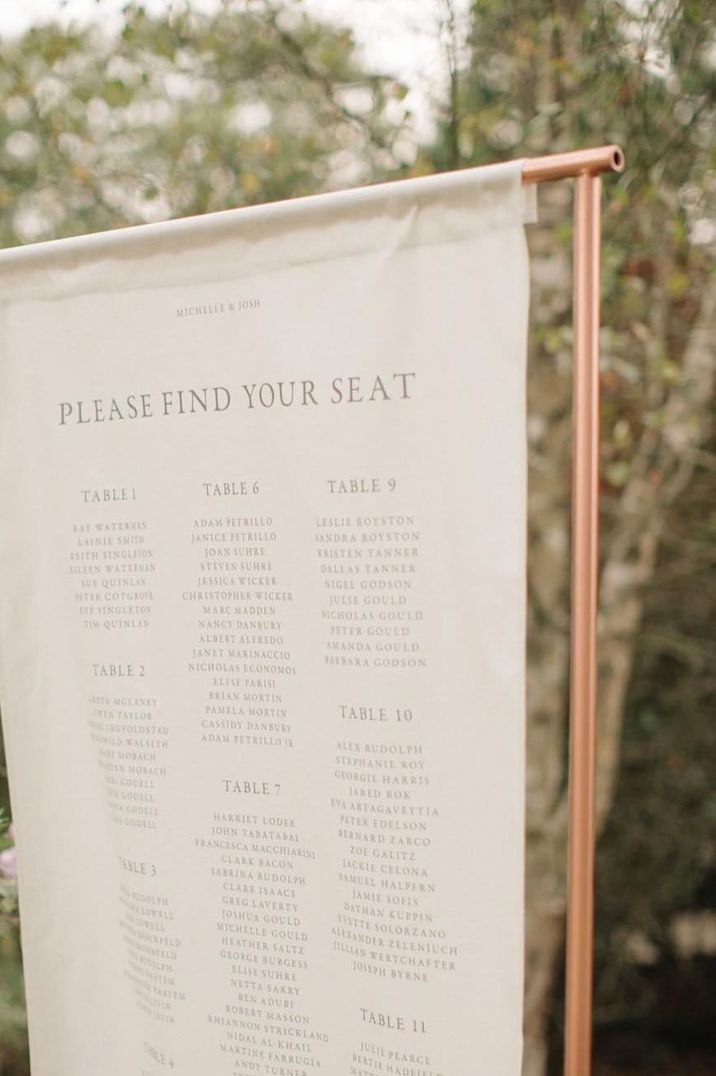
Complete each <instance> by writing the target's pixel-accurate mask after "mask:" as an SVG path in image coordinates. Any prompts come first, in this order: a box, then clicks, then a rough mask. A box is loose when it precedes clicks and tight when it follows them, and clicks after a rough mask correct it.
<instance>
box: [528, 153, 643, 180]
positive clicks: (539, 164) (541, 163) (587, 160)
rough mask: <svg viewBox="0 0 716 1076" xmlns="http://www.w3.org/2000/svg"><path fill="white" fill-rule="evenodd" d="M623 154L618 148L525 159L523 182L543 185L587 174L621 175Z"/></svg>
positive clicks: (553, 154)
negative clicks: (607, 173)
mask: <svg viewBox="0 0 716 1076" xmlns="http://www.w3.org/2000/svg"><path fill="white" fill-rule="evenodd" d="M623 171H624V153H623V152H622V150H621V148H620V147H619V146H598V147H597V148H596V149H576V150H571V151H570V152H569V153H552V154H550V156H549V157H532V158H531V159H530V158H528V159H527V160H526V161H525V162H524V164H523V166H522V180H523V182H524V183H544V182H545V181H547V180H551V179H570V178H571V179H573V178H574V177H575V176H578V175H581V174H582V173H583V172H588V173H589V174H590V175H598V173H599V172H623Z"/></svg>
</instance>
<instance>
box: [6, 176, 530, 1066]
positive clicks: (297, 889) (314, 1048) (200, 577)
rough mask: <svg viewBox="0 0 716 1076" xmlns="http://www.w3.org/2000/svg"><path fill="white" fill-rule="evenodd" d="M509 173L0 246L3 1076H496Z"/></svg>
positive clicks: (518, 616) (505, 664)
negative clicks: (10, 828)
mask: <svg viewBox="0 0 716 1076" xmlns="http://www.w3.org/2000/svg"><path fill="white" fill-rule="evenodd" d="M520 172H521V169H520V164H519V162H517V163H514V164H510V165H499V166H493V167H490V168H484V169H480V170H473V171H466V172H461V173H455V174H452V175H445V176H438V177H431V178H427V179H418V180H409V181H405V182H399V183H394V184H388V185H383V186H376V187H372V188H366V189H362V190H359V191H352V192H345V193H340V194H331V195H323V196H319V197H315V198H307V199H300V200H297V201H293V202H286V203H281V204H277V205H270V206H265V207H260V208H255V209H245V210H237V211H231V212H228V213H217V214H213V215H210V216H206V217H200V218H192V219H188V220H180V221H173V222H169V223H166V224H158V225H148V226H144V227H139V228H131V229H126V230H123V231H117V232H113V233H106V234H101V235H95V236H89V237H85V238H79V239H71V240H62V241H59V242H53V243H43V244H38V245H36V246H32V247H27V248H22V249H16V250H9V251H5V252H3V253H2V254H0V347H1V356H2V357H1V362H0V449H1V451H0V506H1V508H0V510H1V511H2V516H3V518H2V529H1V535H0V558H1V559H0V570H1V575H2V600H1V603H0V641H1V647H2V657H1V670H0V671H1V674H2V705H3V722H4V729H5V735H6V739H7V749H8V756H9V766H10V778H11V792H12V800H13V808H14V814H15V820H16V830H17V841H18V847H19V859H20V893H21V912H22V923H23V941H24V951H25V967H26V976H27V991H28V1004H29V1014H30V1030H31V1046H32V1071H33V1076H99V1074H101V1076H130V1074H131V1076H134V1074H136V1076H156V1074H159V1073H164V1072H167V1073H168V1072H174V1073H176V1074H177V1076H197V1074H198V1073H202V1072H206V1073H211V1076H223V1074H226V1076H230V1074H231V1076H236V1074H240V1076H250V1074H252V1073H256V1074H257V1076H303V1074H304V1073H306V1074H309V1073H313V1072H314V1071H315V1072H317V1071H320V1072H323V1073H326V1074H328V1076H368V1074H369V1073H371V1074H372V1073H384V1074H391V1073H392V1074H396V1076H477V1074H479V1076H517V1074H518V1073H519V1071H520V1058H521V1022H522V967H523V869H524V857H523V845H524V782H525V768H524V757H523V756H524V742H525V725H524V633H525V530H526V507H525V502H526V473H525V341H526V332H527V304H528V280H527V256H526V248H525V240H524V230H523V224H524V222H525V221H526V220H527V219H529V217H530V214H531V206H530V204H529V199H528V198H527V196H526V195H525V191H524V189H523V187H522V184H521V177H520Z"/></svg>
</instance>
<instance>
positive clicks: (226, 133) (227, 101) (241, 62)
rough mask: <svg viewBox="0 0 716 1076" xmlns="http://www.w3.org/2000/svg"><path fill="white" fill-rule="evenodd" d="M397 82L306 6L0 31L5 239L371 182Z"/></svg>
mask: <svg viewBox="0 0 716 1076" xmlns="http://www.w3.org/2000/svg"><path fill="white" fill-rule="evenodd" d="M399 96H400V87H399V86H397V85H396V83H395V82H394V81H392V80H386V79H381V78H378V77H374V76H369V75H367V74H366V73H365V71H364V70H363V69H362V68H361V67H360V65H359V64H358V61H357V59H356V52H355V43H354V41H353V39H352V36H351V34H350V33H349V32H348V31H346V30H343V29H336V28H333V27H329V26H326V25H323V24H320V23H317V22H315V21H313V20H311V19H309V18H308V17H307V16H306V15H305V14H304V13H302V11H301V9H300V6H297V5H295V4H294V5H289V6H287V7H285V8H283V9H280V8H277V9H274V8H273V6H272V5H271V4H270V3H268V0H267V2H265V3H264V2H258V3H256V2H255V3H253V4H249V5H246V4H244V3H241V2H239V0H235V2H226V3H224V4H223V5H222V6H221V8H220V9H219V11H218V12H217V13H216V14H213V15H209V14H201V13H199V12H197V11H193V10H192V9H191V8H190V7H189V6H181V7H177V8H175V9H173V12H172V13H171V14H167V15H164V16H162V17H154V16H150V15H148V14H146V12H145V11H144V10H143V8H142V6H141V5H139V4H134V3H132V4H130V5H128V7H127V9H126V11H125V17H124V27H123V30H122V32H121V34H120V36H119V37H118V38H115V37H113V36H109V35H107V34H105V33H103V32H102V31H101V30H100V29H99V28H98V27H89V28H83V29H74V30H72V29H70V30H66V29H62V28H60V27H59V26H57V25H54V24H49V25H46V26H40V27H37V28H34V29H32V30H30V31H29V32H28V33H27V34H25V35H23V36H22V37H21V38H19V39H17V40H11V41H5V42H4V43H2V44H0V245H3V246H10V245H13V244H15V243H18V242H26V241H34V240H39V239H47V238H54V237H59V236H66V235H75V234H82V233H86V232H92V231H97V230H102V229H106V228H114V227H117V226H120V225H122V224H127V223H136V222H143V221H148V220H156V219H163V218H167V217H175V216H185V215H191V214H194V213H203V212H207V211H211V210H217V209H224V208H229V207H234V206H241V205H247V204H251V203H254V202H264V201H270V200H274V199H279V198H289V197H293V196H295V195H301V194H307V193H314V192H316V191H318V190H322V189H325V188H327V187H330V186H333V185H337V184H341V183H343V184H345V183H346V182H348V181H350V182H355V183H360V182H363V181H366V180H367V179H369V178H373V177H374V176H375V174H376V172H378V171H379V170H381V169H385V168H388V167H391V166H392V165H393V163H394V159H393V156H392V152H391V145H392V140H393V138H394V137H395V135H396V133H397V128H396V127H395V126H394V125H393V124H392V123H390V122H389V121H388V120H387V119H386V115H385V113H386V107H387V105H388V103H389V102H391V107H393V108H394V106H395V102H396V100H397V98H398V97H399Z"/></svg>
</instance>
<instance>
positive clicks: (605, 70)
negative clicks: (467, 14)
mask: <svg viewBox="0 0 716 1076" xmlns="http://www.w3.org/2000/svg"><path fill="white" fill-rule="evenodd" d="M441 2H442V3H443V8H444V12H445V22H446V25H447V26H448V27H451V26H452V27H454V26H455V20H456V17H457V16H456V13H455V9H454V6H453V5H452V3H451V0H441ZM469 44H470V49H471V55H470V60H469V63H468V64H466V65H462V66H461V65H459V64H458V65H455V64H454V63H453V62H452V57H453V56H454V55H455V51H456V50H455V48H454V46H453V47H451V48H450V49H448V51H447V56H448V60H449V62H450V66H451V72H450V86H451V94H450V96H449V101H448V106H447V108H446V111H445V115H444V119H443V123H442V126H441V132H440V138H439V140H438V143H437V145H436V146H435V147H434V148H433V150H432V152H431V153H429V154H426V159H425V160H423V162H420V163H419V166H418V167H422V168H423V169H424V168H428V167H437V168H446V167H451V168H454V167H459V166H461V165H464V164H468V163H470V164H480V163H486V162H488V161H491V160H496V159H500V158H504V157H519V156H522V155H539V154H544V153H549V152H557V151H561V150H567V149H570V148H577V147H579V146H584V145H598V144H602V143H611V142H618V143H620V144H622V145H623V146H624V148H625V150H626V154H627V165H628V167H627V171H626V173H625V175H624V176H623V177H622V178H621V179H619V180H618V181H615V180H610V181H609V183H608V199H607V203H606V205H607V212H606V220H605V242H604V287H603V299H604V314H603V325H604V330H603V333H602V347H603V417H604V441H603V447H602V474H603V476H604V482H603V490H602V493H603V496H602V515H603V520H604V535H603V541H602V552H603V564H602V574H601V594H600V600H601V614H600V639H601V641H600V656H601V669H600V731H599V741H600V742H599V774H598V791H597V800H598V817H599V824H600V827H601V825H603V823H604V821H605V819H606V815H607V812H608V810H609V807H610V805H611V802H612V799H613V795H614V785H615V780H616V777H617V772H618V760H619V753H620V743H621V726H622V717H623V713H624V709H625V707H624V703H625V696H626V692H627V689H628V686H629V681H630V674H631V670H632V663H633V658H634V652H635V645H636V640H637V628H638V626H639V623H640V618H641V614H642V609H643V605H644V597H645V588H646V587H647V586H650V585H654V586H655V588H658V586H660V585H661V579H662V577H661V576H660V575H659V574H658V571H657V554H658V550H659V544H660V541H661V540H662V538H663V536H664V530H665V524H666V521H667V519H669V518H671V516H670V510H671V508H672V506H673V505H674V504H675V502H676V499H677V498H678V497H679V495H680V494H682V493H683V492H684V490H685V489H686V488H687V486H688V484H689V482H690V481H692V480H693V478H694V474H695V471H697V472H698V474H699V476H700V477H702V471H703V469H704V468H703V465H702V464H703V459H704V452H703V444H704V440H705V438H706V436H707V434H708V430H709V424H710V421H711V417H712V406H713V391H714V366H715V362H714V342H713V339H714V338H713V330H714V328H715V327H716V274H715V273H714V247H715V245H716V244H715V243H714V239H715V238H716V223H715V216H716V214H715V210H716V206H715V205H714V202H715V198H714V195H715V193H716V172H715V171H714V166H715V165H716V149H715V142H714V137H713V132H714V119H715V113H716V64H715V62H714V55H715V51H714V50H715V49H716V37H715V25H714V11H713V7H712V5H710V4H708V3H707V2H705V0H704V2H698V0H695V2H692V0H682V2H679V0H674V2H669V3H665V2H659V0H657V2H648V0H647V2H644V3H640V4H638V5H636V4H623V3H619V2H614V0H588V2H586V3H575V2H573V0H559V2H558V3H547V2H546V0H521V2H520V3H514V4H505V3H504V2H503V0H476V2H475V3H473V4H472V7H471V21H470V28H469ZM568 197H569V195H568V192H567V190H566V186H565V185H558V187H554V188H552V189H548V188H543V189H542V191H541V205H542V217H543V223H544V224H546V225H547V229H548V230H547V232H545V230H543V229H537V230H536V231H535V233H534V235H533V237H532V238H533V243H532V245H533V275H534V283H535V295H534V299H533V306H534V308H535V309H536V311H537V314H536V316H535V318H534V326H533V332H532V349H533V352H534V354H533V358H532V361H531V363H530V399H531V413H532V416H533V417H532V419H531V421H530V434H531V527H530V627H529V632H530V639H529V641H530V657H529V664H530V672H529V706H530V717H529V746H528V756H529V782H530V784H529V803H528V953H527V956H528V960H527V997H526V1001H527V1007H526V1047H527V1049H526V1054H527V1056H526V1063H525V1074H526V1076H542V1074H543V1072H544V1069H545V1064H546V1057H547V1039H546V1027H547V1018H548V1013H549V1008H550V1001H551V997H552V991H553V985H554V981H555V970H556V968H557V961H556V958H557V955H558V953H559V952H560V951H561V944H562V936H563V916H564V900H565V896H564V894H565V878H564V869H565V841H566V821H567V819H566V795H565V792H566V773H565V752H566V698H567V674H568V584H569V574H568V573H569V555H568V550H569V517H568V505H569V456H570V432H569V431H570V371H571V361H572V360H571V328H570V320H571V317H570V284H569V281H570V272H569V261H568V249H569V244H570V242H571V225H570V223H569V220H570V215H569V206H568V203H567V204H565V199H566V198H568ZM555 236H556V238H557V239H561V244H559V245H557V244H556V243H555ZM710 467H711V468H712V470H711V471H709V474H710V476H711V482H710V489H711V491H712V493H713V490H714V485H715V483H714V482H713V458H711V462H710ZM706 531H707V528H704V529H703V530H702V532H701V533H699V532H698V531H697V532H696V533H695V534H692V535H691V536H690V537H689V547H688V550H687V549H686V548H684V554H685V556H686V558H687V560H688V561H689V562H695V563H698V562H699V560H700V559H701V560H703V557H704V547H703V546H702V544H701V543H702V541H705V540H706V538H707V533H706ZM660 612H661V614H662V615H666V616H667V617H668V615H669V614H668V610H667V609H666V608H665V607H664V605H663V604H662V606H661V607H660ZM666 634H667V635H669V634H671V632H670V629H667V632H666ZM671 645H672V646H673V643H672V644H671ZM666 647H667V642H666V640H665V642H664V649H666ZM651 687H652V689H653V688H654V687H655V685H654V683H653V682H652V684H651ZM672 712H674V713H678V711H672ZM706 716H707V715H706V712H705V711H703V712H702V713H701V721H703V720H706ZM695 724H696V726H698V727H701V725H700V722H699V721H696V722H695ZM690 731H694V730H693V728H692V726H691V725H690V724H689V723H687V722H685V721H684V722H682V723H681V725H680V728H679V732H680V734H681V735H683V736H684V737H686V736H688V734H689V732H690ZM700 742H701V741H700V740H699V736H697V735H695V737H694V740H693V741H692V747H693V748H696V746H697V745H698V744H699V743H700ZM684 750H687V747H686V744H684ZM697 786H698V782H697ZM670 787H671V789H672V790H673V788H674V784H673V783H672V785H671V786H670ZM688 798H689V797H688V793H685V795H684V796H683V798H682V799H681V805H682V808H686V807H687V803H688ZM656 802H657V801H656V800H654V799H653V798H652V800H651V806H652V808H654V807H655V805H656ZM662 802H663V801H662V800H661V799H660V798H659V799H658V803H659V804H661V803H662ZM632 810H633V811H636V810H637V808H633V809H632ZM615 825H616V823H615ZM658 839H659V837H658V834H653V837H652V840H653V841H654V842H655V843H656V842H658ZM657 859H658V857H657ZM703 869H705V867H704V868H703ZM648 870H652V871H653V873H654V874H656V873H657V871H656V861H654V862H653V863H651V864H650V865H649V867H648ZM692 880H693V879H692ZM627 884H628V882H627V879H626V878H623V879H622V885H627ZM654 884H657V885H658V881H657V879H656V878H655V877H654V876H653V875H652V876H651V877H649V875H648V873H647V868H646V864H645V873H644V877H640V879H639V881H638V886H639V888H640V889H641V890H642V892H643V891H644V889H645V887H650V886H653V885H654ZM652 891H653V890H652ZM612 925H613V921H612Z"/></svg>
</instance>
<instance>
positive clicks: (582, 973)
mask: <svg viewBox="0 0 716 1076" xmlns="http://www.w3.org/2000/svg"><path fill="white" fill-rule="evenodd" d="M601 194H602V181H601V179H600V177H599V176H596V175H593V174H590V173H589V172H586V171H585V172H582V173H581V174H580V175H579V176H578V177H577V189H576V192H575V202H574V225H575V227H574V314H573V317H574V387H573V394H572V400H573V404H572V406H573V423H572V439H573V441H572V443H573V457H572V640H571V659H570V746H569V847H568V863H569V875H568V896H567V966H566V1021H565V1022H566V1026H565V1058H564V1072H565V1076H589V1073H590V1072H591V1052H592V976H593V949H594V856H595V841H596V826H595V817H594V789H595V781H596V748H597V742H596V720H597V713H596V711H597V576H598V569H599V290H600V287H599V286H600V240H601Z"/></svg>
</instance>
